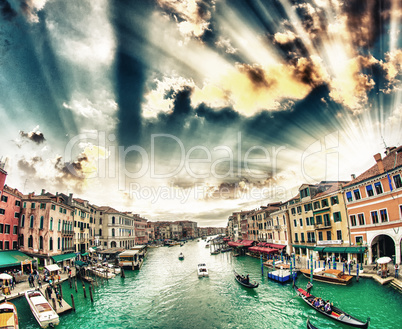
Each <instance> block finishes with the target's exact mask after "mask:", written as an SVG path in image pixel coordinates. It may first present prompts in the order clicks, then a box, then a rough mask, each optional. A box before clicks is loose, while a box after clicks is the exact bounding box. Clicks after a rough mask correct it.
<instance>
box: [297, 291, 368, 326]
mask: <svg viewBox="0 0 402 329" xmlns="http://www.w3.org/2000/svg"><path fill="white" fill-rule="evenodd" d="M293 288H294V289H295V291H296V293H297V294H298V295H299V296H300V297H301V298H302V299H303V300H304V301H305V302H306V303H307V304H308V305H309V306H310V307H312V308H313V309H315V310H316V311H318V312H320V313H321V314H323V315H325V316H327V317H329V318H331V319H332V320H335V321H338V322H341V323H343V324H347V325H349V326H352V327H356V328H363V329H366V328H368V326H369V324H370V318H368V319H367V321H366V322H363V321H361V320H359V319H357V318H355V317H353V316H351V315H350V314H348V313H346V312H344V311H342V310H341V309H339V308H337V307H335V306H332V305H331V311H330V312H325V311H324V307H319V306H314V300H315V299H316V296H313V295H312V294H310V293H308V292H307V291H305V290H303V289H302V288H298V287H297V286H296V285H295V284H294V285H293Z"/></svg>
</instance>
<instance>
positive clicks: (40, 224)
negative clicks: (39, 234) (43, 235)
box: [39, 216, 43, 230]
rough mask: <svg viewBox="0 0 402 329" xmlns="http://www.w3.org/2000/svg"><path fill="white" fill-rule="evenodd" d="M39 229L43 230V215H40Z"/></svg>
mask: <svg viewBox="0 0 402 329" xmlns="http://www.w3.org/2000/svg"><path fill="white" fill-rule="evenodd" d="M39 229H40V230H43V216H40V222H39Z"/></svg>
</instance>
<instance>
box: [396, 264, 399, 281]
mask: <svg viewBox="0 0 402 329" xmlns="http://www.w3.org/2000/svg"><path fill="white" fill-rule="evenodd" d="M398 271H399V265H398V264H395V278H397V279H398Z"/></svg>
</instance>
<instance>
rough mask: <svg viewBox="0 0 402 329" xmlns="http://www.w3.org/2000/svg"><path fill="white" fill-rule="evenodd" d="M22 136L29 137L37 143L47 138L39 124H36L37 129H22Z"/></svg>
mask: <svg viewBox="0 0 402 329" xmlns="http://www.w3.org/2000/svg"><path fill="white" fill-rule="evenodd" d="M20 136H21V137H22V138H24V139H29V140H31V141H32V142H34V143H36V144H41V143H43V142H44V141H45V140H46V139H45V136H44V135H43V133H41V132H40V131H39V126H36V127H35V129H34V130H33V131H31V132H29V133H26V132H23V131H20Z"/></svg>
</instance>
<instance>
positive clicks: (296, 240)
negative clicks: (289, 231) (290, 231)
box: [295, 233, 299, 242]
mask: <svg viewBox="0 0 402 329" xmlns="http://www.w3.org/2000/svg"><path fill="white" fill-rule="evenodd" d="M295 242H299V238H298V237H297V233H295Z"/></svg>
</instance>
